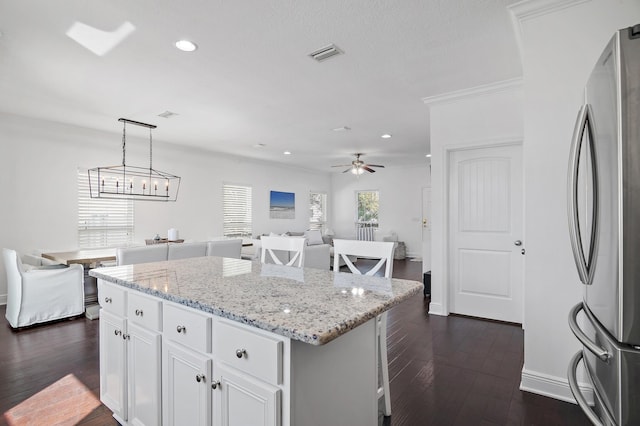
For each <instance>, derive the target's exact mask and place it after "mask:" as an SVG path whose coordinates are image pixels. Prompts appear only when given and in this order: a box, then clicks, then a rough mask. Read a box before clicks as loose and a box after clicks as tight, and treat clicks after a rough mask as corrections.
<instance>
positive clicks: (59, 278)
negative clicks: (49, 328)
mask: <svg viewBox="0 0 640 426" xmlns="http://www.w3.org/2000/svg"><path fill="white" fill-rule="evenodd" d="M2 257H3V259H4V265H5V269H6V271H7V312H6V315H5V316H6V318H7V320H8V321H9V324H10V325H11V327H13V328H18V327H25V326H28V325H33V324H38V323H42V322H47V321H52V320H57V319H61V318H67V317H72V316H76V315H80V314H82V313H83V312H84V281H83V280H84V270H83V268H82V265H71V266H69V267H66V266H64V265H57V264H55V263H53V262H49V261H47V260H46V259H43V258H40V257H36V256H28V255H27V256H24V257H23V258H21V257H20V256H18V254H17V253H16V251H15V250H10V249H2ZM23 261H24V263H23Z"/></svg>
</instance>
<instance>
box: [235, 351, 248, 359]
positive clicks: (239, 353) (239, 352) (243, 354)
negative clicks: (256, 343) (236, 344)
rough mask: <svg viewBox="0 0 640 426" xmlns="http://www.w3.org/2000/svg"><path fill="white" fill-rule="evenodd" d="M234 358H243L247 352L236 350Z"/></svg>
mask: <svg viewBox="0 0 640 426" xmlns="http://www.w3.org/2000/svg"><path fill="white" fill-rule="evenodd" d="M236 356H237V357H238V358H242V357H243V356H247V350H246V349H236Z"/></svg>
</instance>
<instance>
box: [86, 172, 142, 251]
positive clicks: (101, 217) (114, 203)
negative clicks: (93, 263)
mask: <svg viewBox="0 0 640 426" xmlns="http://www.w3.org/2000/svg"><path fill="white" fill-rule="evenodd" d="M133 206H134V204H133V200H117V199H100V198H91V196H90V195H89V178H88V176H87V171H86V170H82V169H78V247H80V248H81V249H85V248H98V247H126V246H128V245H131V243H132V242H133V230H134V214H133V213H134V211H133Z"/></svg>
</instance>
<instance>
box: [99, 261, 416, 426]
mask: <svg viewBox="0 0 640 426" xmlns="http://www.w3.org/2000/svg"><path fill="white" fill-rule="evenodd" d="M91 274H92V275H94V276H96V277H97V278H98V290H99V302H100V305H101V307H102V309H103V312H102V314H101V317H100V323H101V324H100V397H101V400H102V402H103V403H104V404H105V405H106V406H107V407H109V409H111V410H112V411H113V413H114V418H116V420H118V422H119V423H121V424H126V425H166V426H168V425H176V426H177V425H205V426H210V425H214V426H222V425H224V426H250V425H260V426H263V425H264V426H291V425H296V426H307V425H309V426H314V425H327V424H348V425H353V426H360V425H362V426H369V425H376V424H377V422H378V401H377V395H376V392H377V374H378V369H377V365H378V358H377V356H378V352H377V350H376V319H375V318H376V316H377V315H379V314H380V313H382V312H384V311H386V310H388V309H389V308H390V307H392V306H394V305H396V304H398V303H400V302H401V301H403V300H405V299H406V298H408V297H410V296H412V295H414V294H417V293H418V292H419V291H420V289H421V284H420V283H418V282H415V281H406V280H396V279H386V278H379V277H363V276H359V275H351V274H344V273H337V274H334V273H332V272H329V271H325V270H316V269H307V268H305V269H301V270H297V271H292V270H291V268H290V267H280V266H279V265H269V266H267V265H261V264H259V263H255V262H249V261H245V260H239V259H223V258H217V257H207V258H193V259H184V260H176V261H168V262H157V263H149V264H140V265H130V266H118V267H112V268H98V269H94V270H92V271H91Z"/></svg>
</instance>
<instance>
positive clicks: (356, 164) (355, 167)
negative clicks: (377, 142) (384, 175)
mask: <svg viewBox="0 0 640 426" xmlns="http://www.w3.org/2000/svg"><path fill="white" fill-rule="evenodd" d="M354 155H355V156H356V159H355V160H353V161H352V162H351V164H342V165H340V164H339V165H336V166H331V167H348V169H347V170H345V171H343V172H342V173H347V172H351V173H352V174H354V175H356V176H360V175H361V174H363V173H364V172H365V171H367V172H369V173H375V172H376V171H375V170H373V169H372V167H381V168H384V166H382V165H380V164H365V162H364V161H362V160H360V156H361V155H364V154H362V153H356V154H354Z"/></svg>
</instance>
